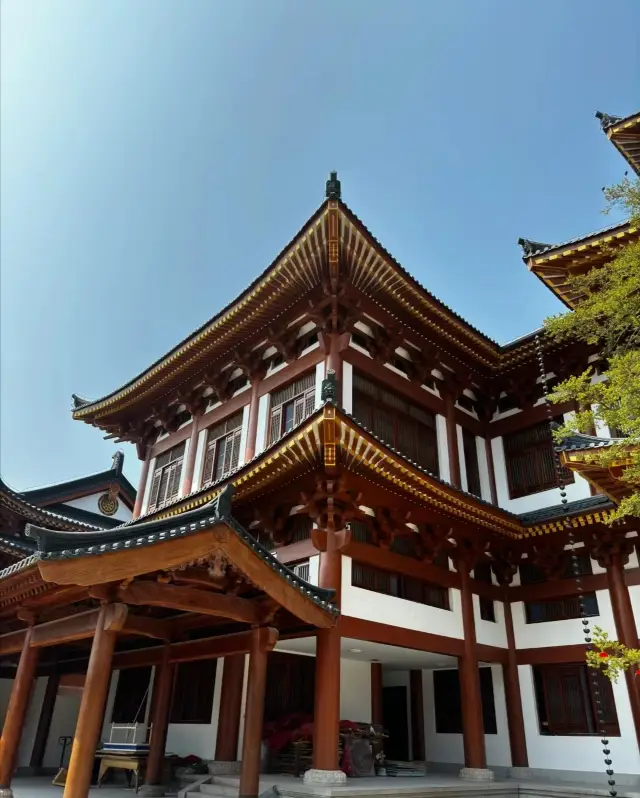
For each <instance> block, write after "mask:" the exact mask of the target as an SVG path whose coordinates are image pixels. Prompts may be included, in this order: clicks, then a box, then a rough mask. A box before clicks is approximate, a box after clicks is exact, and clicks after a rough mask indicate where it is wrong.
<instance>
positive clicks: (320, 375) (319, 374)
mask: <svg viewBox="0 0 640 798" xmlns="http://www.w3.org/2000/svg"><path fill="white" fill-rule="evenodd" d="M323 379H324V360H323V361H321V362H320V363H316V410H317V409H318V408H319V407H320V405H321V404H322V399H321V398H320V397H321V396H322V380H323Z"/></svg>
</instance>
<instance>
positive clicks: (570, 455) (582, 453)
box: [556, 433, 632, 504]
mask: <svg viewBox="0 0 640 798" xmlns="http://www.w3.org/2000/svg"><path fill="white" fill-rule="evenodd" d="M624 444H625V439H624V438H599V437H597V436H595V435H583V434H581V433H575V434H573V435H571V436H570V437H568V438H565V439H564V440H563V441H562V443H560V444H559V445H558V446H557V447H556V448H557V450H558V451H559V452H560V458H561V461H562V464H563V465H564V466H566V467H567V468H570V469H571V470H572V471H575V472H576V473H578V474H580V475H581V476H583V477H584V478H585V479H586V480H588V481H589V482H590V483H591V484H592V485H593V486H594V487H595V488H597V489H598V490H599V491H602V492H603V493H604V494H606V496H608V497H609V499H610V500H611V501H612V502H614V503H615V504H618V503H619V502H620V501H621V500H622V499H623V498H625V496H629V495H630V494H631V492H632V489H631V486H630V485H629V483H628V482H624V481H623V479H622V476H623V474H624V470H625V468H626V467H627V466H629V465H631V460H630V459H629V458H628V457H626V456H625V454H624V452H625V449H623V450H622V451H623V453H622V454H621V455H620V458H619V459H615V460H614V461H613V462H611V463H609V464H607V465H603V464H602V463H600V462H597V459H596V458H594V456H593V454H594V451H595V450H598V449H606V448H610V447H611V446H614V445H616V446H620V445H622V446H624Z"/></svg>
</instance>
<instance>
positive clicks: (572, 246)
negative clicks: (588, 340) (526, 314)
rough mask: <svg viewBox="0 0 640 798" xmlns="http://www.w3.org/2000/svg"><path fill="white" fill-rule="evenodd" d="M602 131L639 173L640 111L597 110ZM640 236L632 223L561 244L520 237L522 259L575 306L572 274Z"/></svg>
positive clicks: (572, 306)
mask: <svg viewBox="0 0 640 798" xmlns="http://www.w3.org/2000/svg"><path fill="white" fill-rule="evenodd" d="M596 117H597V118H598V119H599V120H600V124H601V126H602V129H603V131H604V132H605V133H606V134H607V137H608V138H609V140H610V141H612V142H613V144H614V145H615V147H616V148H617V150H618V151H619V152H620V154H621V155H622V157H623V158H624V159H625V160H626V161H627V162H628V164H629V165H630V166H631V168H632V169H634V170H635V172H636V173H637V174H640V113H635V114H632V115H631V116H627V117H625V118H624V119H622V118H620V117H618V116H610V115H609V114H603V113H600V111H598V112H597V113H596ZM639 239H640V231H639V230H638V228H637V227H634V226H632V225H630V224H629V222H620V223H617V224H613V225H609V226H608V227H605V228H603V229H602V230H597V231H596V232H594V233H588V234H587V235H584V236H581V237H580V238H572V239H570V240H569V241H564V242H562V243H559V244H552V243H542V242H540V241H533V240H532V239H528V238H519V239H518V244H519V245H520V246H521V247H522V254H523V258H522V259H523V260H524V262H525V263H526V264H527V266H528V268H529V271H531V272H533V274H535V275H536V277H538V278H539V279H540V280H542V282H543V283H544V284H545V285H546V286H547V287H548V288H550V289H551V290H552V291H553V293H554V294H555V295H556V296H557V297H558V299H560V300H561V301H562V302H564V304H565V305H566V306H567V307H568V308H574V307H575V306H576V303H577V302H579V301H580V299H581V296H580V295H579V294H577V293H576V292H575V291H574V290H573V289H572V288H571V287H570V286H569V285H568V282H567V280H568V278H569V276H573V275H579V274H584V273H585V272H587V271H589V270H590V269H592V268H594V267H598V266H601V265H602V264H603V263H605V262H606V261H607V260H610V258H611V252H612V251H614V250H615V249H616V248H617V247H620V246H625V245H626V244H629V243H631V242H632V241H637V240H639Z"/></svg>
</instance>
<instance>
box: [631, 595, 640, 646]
mask: <svg viewBox="0 0 640 798" xmlns="http://www.w3.org/2000/svg"><path fill="white" fill-rule="evenodd" d="M629 595H630V597H631V606H632V607H633V615H634V617H635V619H636V629H637V630H638V634H639V635H640V585H633V587H630V588H629Z"/></svg>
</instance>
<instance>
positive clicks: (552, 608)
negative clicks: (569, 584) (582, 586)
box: [524, 593, 600, 623]
mask: <svg viewBox="0 0 640 798" xmlns="http://www.w3.org/2000/svg"><path fill="white" fill-rule="evenodd" d="M582 603H583V606H584V611H583V610H581V609H580V599H579V598H578V596H567V597H565V598H558V599H545V600H543V601H525V603H524V610H525V616H526V620H527V623H546V622H547V621H569V620H572V619H573V618H581V617H582V616H583V615H587V616H589V617H594V616H595V615H599V614H600V611H599V609H598V598H597V596H596V594H595V593H584V594H583V596H582Z"/></svg>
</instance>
